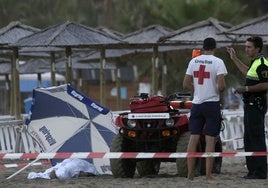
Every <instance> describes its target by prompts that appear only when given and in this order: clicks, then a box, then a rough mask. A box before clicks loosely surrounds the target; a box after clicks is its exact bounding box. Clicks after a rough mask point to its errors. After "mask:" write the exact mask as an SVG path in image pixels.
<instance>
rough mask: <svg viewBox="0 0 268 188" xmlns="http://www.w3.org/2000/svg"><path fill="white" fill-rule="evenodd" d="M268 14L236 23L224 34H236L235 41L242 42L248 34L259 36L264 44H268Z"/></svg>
mask: <svg viewBox="0 0 268 188" xmlns="http://www.w3.org/2000/svg"><path fill="white" fill-rule="evenodd" d="M267 31H268V14H266V15H264V16H261V17H257V18H254V19H251V20H249V21H247V22H243V23H242V24H239V25H236V26H234V27H232V28H230V29H228V30H226V31H224V32H223V33H224V34H230V35H236V38H235V41H236V42H237V43H241V42H242V43H244V42H245V41H246V39H247V38H248V37H249V36H260V37H262V39H263V43H264V44H268V33H267Z"/></svg>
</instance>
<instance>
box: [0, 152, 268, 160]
mask: <svg viewBox="0 0 268 188" xmlns="http://www.w3.org/2000/svg"><path fill="white" fill-rule="evenodd" d="M267 155H268V152H233V151H230V152H192V153H140V152H139V153H138V152H72V153H65V152H64V153H0V159H67V158H80V159H87V158H91V159H93V158H103V159H127V158H128V159H142V158H143V159H147V158H189V157H244V156H267Z"/></svg>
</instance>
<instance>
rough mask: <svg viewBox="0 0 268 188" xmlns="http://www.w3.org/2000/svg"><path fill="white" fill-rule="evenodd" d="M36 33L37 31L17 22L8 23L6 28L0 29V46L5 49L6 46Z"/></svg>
mask: <svg viewBox="0 0 268 188" xmlns="http://www.w3.org/2000/svg"><path fill="white" fill-rule="evenodd" d="M37 31H39V29H37V28H34V27H31V26H27V25H24V24H22V23H21V22H18V21H14V22H10V23H9V24H8V25H7V26H6V27H3V28H1V29H0V45H1V46H4V47H7V45H8V44H13V43H15V42H17V41H18V40H19V39H21V38H23V37H26V36H28V35H31V34H33V33H34V32H37Z"/></svg>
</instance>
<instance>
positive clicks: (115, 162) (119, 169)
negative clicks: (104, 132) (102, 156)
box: [110, 134, 136, 178]
mask: <svg viewBox="0 0 268 188" xmlns="http://www.w3.org/2000/svg"><path fill="white" fill-rule="evenodd" d="M124 144H125V143H124V138H123V137H122V136H121V135H120V134H118V135H116V136H115V137H114V138H113V140H112V144H111V147H110V152H126V151H125V150H124V148H125V147H124ZM110 165H111V171H112V174H113V176H114V177H115V178H133V176H134V174H135V170H136V162H135V160H134V159H110Z"/></svg>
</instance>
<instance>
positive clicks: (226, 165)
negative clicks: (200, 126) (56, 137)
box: [0, 157, 268, 188]
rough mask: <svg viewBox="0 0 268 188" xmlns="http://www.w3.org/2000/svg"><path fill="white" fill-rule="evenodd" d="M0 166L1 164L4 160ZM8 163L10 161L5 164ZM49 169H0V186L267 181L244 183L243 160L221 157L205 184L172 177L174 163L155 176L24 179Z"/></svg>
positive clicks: (128, 187)
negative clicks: (219, 166)
mask: <svg viewBox="0 0 268 188" xmlns="http://www.w3.org/2000/svg"><path fill="white" fill-rule="evenodd" d="M1 163H2V164H3V163H5V161H4V160H2V161H1ZM8 163H10V161H8ZM47 168H49V166H31V167H29V168H26V169H25V170H24V171H22V172H20V173H19V174H17V175H16V176H14V177H12V178H11V179H9V180H7V179H6V178H7V177H9V176H10V175H12V174H13V173H15V172H17V171H18V170H19V168H5V169H0V172H1V173H0V179H1V182H0V187H7V188H36V187H38V188H43V187H49V188H52V187H53V188H55V187H62V188H71V187H72V188H74V187H75V188H84V187H94V188H98V187H101V188H109V187H110V188H113V187H116V188H123V187H124V188H143V187H146V188H174V187H193V188H195V187H196V188H197V187H199V188H200V187H222V188H226V187H228V188H230V187H243V188H244V187H245V188H247V187H258V188H263V187H268V180H245V179H243V178H241V177H242V176H244V175H245V174H246V172H247V169H246V168H245V158H244V157H224V158H223V164H222V172H221V174H215V175H214V177H215V180H213V181H206V180H205V177H204V176H199V177H196V178H195V179H194V180H192V181H189V180H187V179H186V178H182V177H178V176H177V175H176V163H161V168H160V172H159V174H158V175H157V176H150V177H139V176H138V175H137V174H136V175H135V176H134V178H114V177H113V176H112V175H100V176H95V177H83V178H74V179H69V180H58V179H52V180H46V179H34V180H28V179H27V175H28V173H29V172H32V171H33V172H44V171H45V170H46V169H47Z"/></svg>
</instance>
